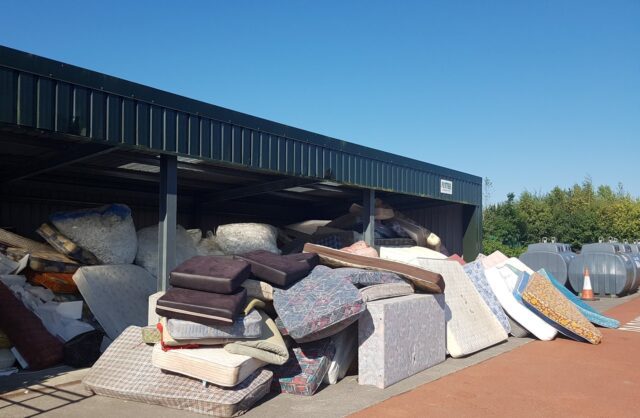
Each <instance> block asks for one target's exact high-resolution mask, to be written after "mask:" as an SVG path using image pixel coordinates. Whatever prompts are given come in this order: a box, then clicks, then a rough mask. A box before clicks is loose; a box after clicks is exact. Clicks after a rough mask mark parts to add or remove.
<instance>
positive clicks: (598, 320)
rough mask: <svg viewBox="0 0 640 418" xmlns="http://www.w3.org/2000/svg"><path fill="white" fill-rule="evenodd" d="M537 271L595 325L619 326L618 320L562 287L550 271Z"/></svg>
mask: <svg viewBox="0 0 640 418" xmlns="http://www.w3.org/2000/svg"><path fill="white" fill-rule="evenodd" d="M538 273H540V274H542V275H543V276H545V277H546V278H547V279H549V281H550V282H551V284H552V285H553V286H554V287H555V288H556V289H558V290H559V291H560V293H562V294H563V295H564V296H565V297H566V298H567V299H569V300H570V301H571V302H572V303H573V304H574V305H576V307H577V308H578V310H579V311H580V313H581V314H582V315H584V317H585V318H587V319H588V320H589V321H591V322H592V323H594V324H596V325H600V326H601V327H605V328H618V327H620V321H618V320H617V319H614V318H609V317H608V316H604V315H602V314H601V313H600V312H598V311H597V310H595V309H594V308H592V307H591V306H590V305H589V304H588V303H586V302H584V301H582V300H581V299H580V298H579V297H577V296H576V295H574V294H573V293H572V292H571V291H570V290H569V289H567V288H566V287H564V285H562V283H560V282H559V281H557V280H556V279H555V277H553V275H551V273H547V272H546V271H545V270H544V269H540V270H539V271H538Z"/></svg>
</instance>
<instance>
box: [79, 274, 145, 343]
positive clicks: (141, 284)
mask: <svg viewBox="0 0 640 418" xmlns="http://www.w3.org/2000/svg"><path fill="white" fill-rule="evenodd" d="M73 281H74V282H75V283H76V285H77V286H78V290H80V294H82V297H83V298H84V300H85V301H86V303H87V305H88V306H89V309H91V312H92V313H93V315H94V316H95V317H96V319H97V320H98V322H99V323H100V325H101V326H102V328H103V329H104V331H105V332H106V333H107V335H108V336H109V338H111V339H112V340H113V339H115V338H116V337H118V335H120V334H121V333H122V331H124V330H125V329H126V328H127V327H128V326H130V325H138V326H145V325H147V321H148V315H147V309H148V305H149V296H150V295H152V294H153V293H154V292H155V291H156V286H157V281H156V279H155V277H153V276H152V275H151V273H149V272H148V271H147V270H145V269H143V268H142V267H140V266H136V265H133V264H121V265H105V266H90V267H82V268H80V269H78V271H77V272H76V274H74V275H73Z"/></svg>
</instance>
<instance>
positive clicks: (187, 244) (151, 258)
mask: <svg viewBox="0 0 640 418" xmlns="http://www.w3.org/2000/svg"><path fill="white" fill-rule="evenodd" d="M196 255H198V250H197V248H196V244H195V243H194V242H193V239H192V238H191V235H189V233H188V232H187V231H186V230H185V229H184V228H183V227H182V226H180V225H178V226H177V227H176V265H180V264H182V263H183V262H185V261H187V260H188V259H190V258H191V257H195V256H196ZM135 263H136V264H137V265H139V266H142V267H144V268H145V269H146V270H147V271H148V272H149V273H151V274H153V275H154V276H156V277H157V276H158V226H157V225H154V226H150V227H147V228H143V229H141V230H139V231H138V253H137V254H136V257H135Z"/></svg>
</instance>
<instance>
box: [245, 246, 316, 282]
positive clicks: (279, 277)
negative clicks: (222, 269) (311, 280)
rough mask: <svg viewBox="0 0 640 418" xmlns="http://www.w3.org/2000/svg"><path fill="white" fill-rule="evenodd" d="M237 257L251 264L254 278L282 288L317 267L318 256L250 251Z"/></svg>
mask: <svg viewBox="0 0 640 418" xmlns="http://www.w3.org/2000/svg"><path fill="white" fill-rule="evenodd" d="M238 257H239V258H242V259H244V260H246V261H247V262H249V264H251V273H252V274H253V276H254V277H256V278H258V279H259V280H263V281H265V282H269V283H272V284H275V285H276V286H282V287H285V286H288V285H290V284H292V283H294V282H296V281H298V280H300V279H302V278H303V277H306V276H307V275H308V274H309V273H310V272H311V270H312V269H313V268H314V267H315V266H316V265H318V256H317V255H316V254H313V253H306V254H289V255H278V254H273V253H271V252H269V251H252V252H250V253H246V254H242V255H240V256H238Z"/></svg>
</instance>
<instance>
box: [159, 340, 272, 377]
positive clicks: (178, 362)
mask: <svg viewBox="0 0 640 418" xmlns="http://www.w3.org/2000/svg"><path fill="white" fill-rule="evenodd" d="M151 362H152V363H153V365H154V366H156V367H159V368H161V369H162V370H167V371H170V372H174V373H178V374H181V375H185V376H190V377H193V378H195V379H198V380H202V381H205V382H209V383H213V384H215V385H218V386H225V387H233V386H235V385H237V384H238V383H240V382H242V381H243V380H244V379H246V378H247V377H249V376H250V375H251V374H252V373H253V372H255V371H256V370H258V369H259V368H260V367H262V366H264V365H266V363H265V362H264V361H261V360H258V359H255V358H253V357H249V356H242V355H239V354H232V353H229V352H228V351H227V350H225V349H224V348H223V347H201V348H192V349H178V350H167V351H164V350H163V349H162V347H161V346H160V344H156V345H155V346H154V347H153V353H152V356H151Z"/></svg>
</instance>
